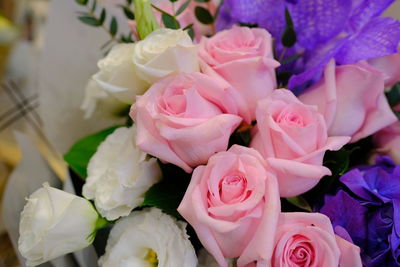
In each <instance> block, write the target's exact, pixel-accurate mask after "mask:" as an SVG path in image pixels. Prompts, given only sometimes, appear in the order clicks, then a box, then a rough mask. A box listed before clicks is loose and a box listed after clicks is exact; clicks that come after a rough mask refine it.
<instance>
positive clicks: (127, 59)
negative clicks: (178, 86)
mask: <svg viewBox="0 0 400 267" xmlns="http://www.w3.org/2000/svg"><path fill="white" fill-rule="evenodd" d="M134 50H135V44H117V45H115V46H114V47H113V48H112V49H111V51H110V52H109V53H108V55H107V56H106V57H105V58H103V59H102V60H100V61H99V62H98V63H97V66H98V67H99V72H97V73H96V74H95V75H93V79H94V80H95V81H96V82H97V83H98V84H99V85H100V87H101V88H102V89H103V90H104V91H106V92H107V93H109V94H110V95H112V96H114V97H116V98H117V99H118V100H120V101H122V102H124V103H127V104H132V103H133V102H134V100H135V96H136V95H141V94H143V93H144V92H145V91H146V90H147V89H148V88H149V86H150V84H148V83H147V82H145V81H143V80H142V79H140V78H139V77H138V76H137V74H136V72H135V67H134V65H133V63H132V56H133V53H134Z"/></svg>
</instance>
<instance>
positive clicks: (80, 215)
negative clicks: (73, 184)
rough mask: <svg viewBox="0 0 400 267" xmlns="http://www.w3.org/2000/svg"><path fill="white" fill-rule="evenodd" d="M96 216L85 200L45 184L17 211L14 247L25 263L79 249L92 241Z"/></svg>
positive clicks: (90, 205) (30, 264)
mask: <svg viewBox="0 0 400 267" xmlns="http://www.w3.org/2000/svg"><path fill="white" fill-rule="evenodd" d="M97 219H98V214H97V212H96V210H95V209H94V208H93V206H92V204H91V203H90V202H89V201H87V200H86V199H84V198H81V197H77V196H75V195H72V194H69V193H67V192H64V191H62V190H59V189H56V188H52V187H50V186H49V185H48V184H45V185H44V187H43V188H40V189H38V190H37V191H35V192H34V193H33V194H32V195H31V196H30V197H29V198H28V202H27V204H26V205H25V207H24V210H23V211H22V213H21V221H20V226H19V234H20V236H19V240H18V249H19V251H20V252H21V255H22V256H23V257H24V258H26V260H27V262H26V264H27V265H28V266H36V265H39V264H41V263H44V262H46V261H49V260H52V259H54V258H57V257H59V256H61V255H64V254H67V253H70V252H73V251H77V250H81V249H83V248H85V247H87V246H89V245H90V243H91V242H92V241H93V236H92V235H91V234H92V233H93V231H94V230H95V227H96V221H97Z"/></svg>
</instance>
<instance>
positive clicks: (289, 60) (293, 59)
mask: <svg viewBox="0 0 400 267" xmlns="http://www.w3.org/2000/svg"><path fill="white" fill-rule="evenodd" d="M302 55H303V54H301V53H300V54H296V55H294V56H291V57H288V58H285V59H283V60H281V65H285V64H289V63H291V62H293V61H295V60H297V59H299V58H300V57H301V56H302Z"/></svg>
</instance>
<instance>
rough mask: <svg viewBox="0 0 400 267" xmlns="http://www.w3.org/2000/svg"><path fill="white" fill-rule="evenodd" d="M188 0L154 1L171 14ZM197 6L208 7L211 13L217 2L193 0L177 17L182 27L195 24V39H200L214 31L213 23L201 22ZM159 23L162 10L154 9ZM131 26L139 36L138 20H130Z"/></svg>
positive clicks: (213, 0)
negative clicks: (198, 17)
mask: <svg viewBox="0 0 400 267" xmlns="http://www.w3.org/2000/svg"><path fill="white" fill-rule="evenodd" d="M185 2H186V0H178V1H176V2H175V3H174V4H173V3H171V1H169V0H158V1H153V3H154V5H155V6H156V7H158V8H159V9H161V10H163V11H165V12H167V13H169V14H171V15H172V14H174V13H175V12H176V11H177V10H178V8H179V7H181V6H182V4H184V3H185ZM197 6H201V7H204V8H206V9H207V10H209V11H210V12H211V14H214V13H215V12H216V10H217V4H216V3H215V0H211V1H209V2H207V3H199V2H196V1H194V0H193V1H191V2H190V3H189V5H188V6H187V7H186V8H185V10H184V11H183V12H182V13H180V14H179V15H178V16H176V19H177V20H178V21H179V24H180V26H181V28H185V27H186V26H188V25H190V24H193V26H192V28H193V30H194V34H195V35H194V36H195V38H194V39H195V41H200V38H201V37H202V36H207V35H212V34H213V33H214V30H213V27H212V25H210V24H208V25H206V24H203V23H201V22H200V21H199V20H198V19H197V18H196V15H195V12H194V10H195V8H196V7H197ZM153 13H154V15H155V17H156V19H157V21H158V23H159V24H160V25H163V22H162V19H161V12H159V11H157V10H156V9H154V11H153ZM128 24H129V26H130V27H131V30H132V32H133V34H134V35H135V36H136V37H137V33H136V22H135V21H134V20H130V21H129V22H128Z"/></svg>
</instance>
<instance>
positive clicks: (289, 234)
mask: <svg viewBox="0 0 400 267" xmlns="http://www.w3.org/2000/svg"><path fill="white" fill-rule="evenodd" d="M257 266H264V265H262V264H260V265H257ZM265 266H266V265H265ZM271 266H272V267H292V266H302V267H338V266H340V267H362V263H361V257H360V248H359V247H357V246H355V245H354V244H352V243H350V242H348V241H346V240H344V239H342V238H340V237H339V236H336V235H335V234H334V232H333V228H332V224H331V222H330V220H329V218H328V217H327V216H325V215H323V214H320V213H301V212H289V213H281V214H280V216H279V221H278V227H277V230H276V235H275V247H274V253H273V257H272V264H271Z"/></svg>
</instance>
